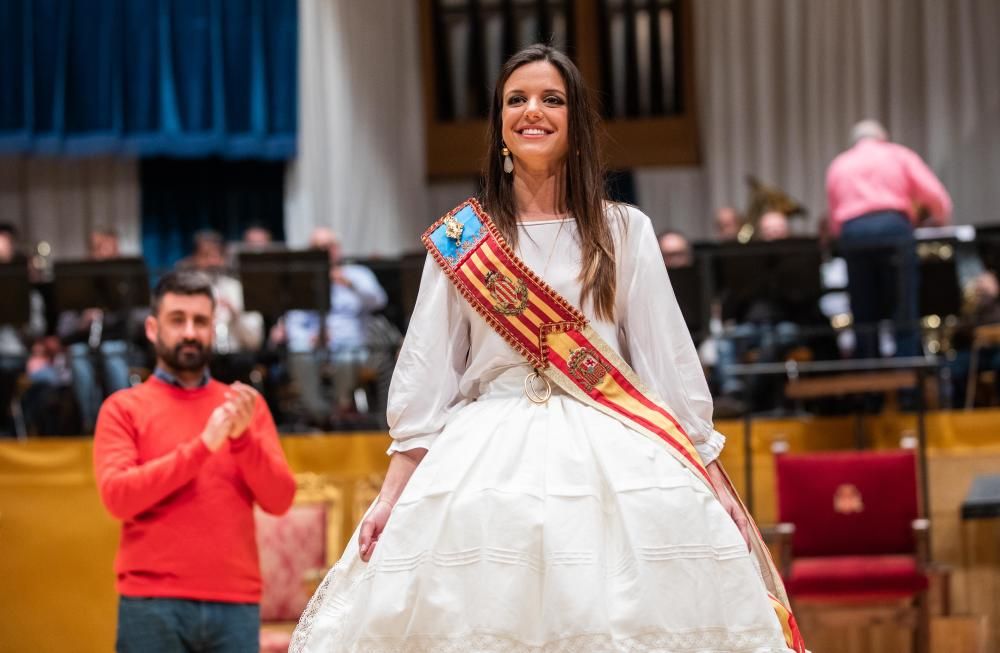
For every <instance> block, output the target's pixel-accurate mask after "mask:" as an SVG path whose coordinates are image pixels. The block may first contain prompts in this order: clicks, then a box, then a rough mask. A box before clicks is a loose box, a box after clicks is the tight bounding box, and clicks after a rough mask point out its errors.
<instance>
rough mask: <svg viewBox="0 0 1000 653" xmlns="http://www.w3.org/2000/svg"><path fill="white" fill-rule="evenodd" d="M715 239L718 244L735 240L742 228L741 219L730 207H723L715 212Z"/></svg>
mask: <svg viewBox="0 0 1000 653" xmlns="http://www.w3.org/2000/svg"><path fill="white" fill-rule="evenodd" d="M714 226H715V238H716V240H718V241H720V242H727V241H731V240H736V237H737V236H739V234H740V229H742V228H743V218H742V217H740V213H739V211H737V210H736V209H734V208H733V207H731V206H723V207H721V208H719V210H718V211H716V212H715V223H714Z"/></svg>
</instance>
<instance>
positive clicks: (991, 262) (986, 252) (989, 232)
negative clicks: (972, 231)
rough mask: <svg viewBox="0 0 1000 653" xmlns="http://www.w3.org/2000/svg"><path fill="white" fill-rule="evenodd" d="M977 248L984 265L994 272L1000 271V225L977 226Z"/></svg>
mask: <svg viewBox="0 0 1000 653" xmlns="http://www.w3.org/2000/svg"><path fill="white" fill-rule="evenodd" d="M976 249H977V250H978V251H979V258H980V259H982V261H983V266H985V267H986V269H987V270H992V271H993V272H994V273H997V272H1000V225H998V224H989V225H979V226H977V227H976Z"/></svg>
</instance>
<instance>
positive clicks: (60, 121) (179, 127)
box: [0, 0, 298, 159]
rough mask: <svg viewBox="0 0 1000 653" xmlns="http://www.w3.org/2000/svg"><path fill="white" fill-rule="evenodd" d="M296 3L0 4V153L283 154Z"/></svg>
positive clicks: (73, 0)
mask: <svg viewBox="0 0 1000 653" xmlns="http://www.w3.org/2000/svg"><path fill="white" fill-rule="evenodd" d="M297 20H298V14H297V6H296V0H142V1H140V2H137V1H134V0H3V1H2V2H0V86H2V88H3V91H2V93H0V154H2V153H26V154H43V155H45V154H49V155H51V154H58V155H62V154H69V155H92V154H108V153H120V154H126V155H137V156H161V155H162V156H174V157H205V156H221V157H225V158H257V159H289V158H291V157H293V156H294V154H295V132H296V113H297V78H296V72H297V48H298V44H297V41H298V25H297Z"/></svg>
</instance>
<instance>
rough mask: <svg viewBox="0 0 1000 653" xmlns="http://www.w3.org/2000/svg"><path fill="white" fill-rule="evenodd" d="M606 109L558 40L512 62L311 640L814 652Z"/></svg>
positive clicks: (432, 260) (418, 314)
mask: <svg viewBox="0 0 1000 653" xmlns="http://www.w3.org/2000/svg"><path fill="white" fill-rule="evenodd" d="M592 106H593V105H592V103H591V101H590V94H589V92H588V90H587V88H586V87H585V86H584V84H583V81H582V78H581V76H580V73H579V71H578V70H577V68H576V66H574V65H573V63H572V62H571V61H570V60H569V59H568V58H567V57H566V56H565V55H564V54H562V53H560V52H558V51H556V50H553V49H552V48H550V47H547V46H542V45H535V46H531V47H529V48H526V49H524V50H522V51H521V52H519V53H517V54H515V55H514V56H513V57H511V59H510V60H509V61H508V62H507V63H506V65H504V67H503V68H502V70H501V71H500V75H499V77H498V80H497V84H496V87H495V91H494V95H493V103H492V105H491V107H490V124H489V131H488V134H489V139H488V146H489V148H490V149H489V152H488V157H487V160H488V164H487V170H486V180H485V184H484V191H483V196H482V197H481V198H479V200H476V199H470V200H468V201H466V202H464V203H463V204H462V205H460V206H458V207H456V208H455V209H454V210H453V211H451V212H449V213H448V214H447V215H446V216H444V217H443V218H441V219H440V220H438V221H437V222H435V223H434V224H433V225H432V226H431V227H430V228H429V229H428V230H427V231H426V232H425V234H424V238H423V241H424V244H425V246H426V247H427V249H428V250H429V253H430V257H429V259H428V262H427V264H426V265H425V267H424V273H423V277H422V279H421V283H420V295H419V297H418V299H417V304H416V307H415V308H414V311H413V317H412V318H411V321H410V327H409V330H408V332H407V335H406V340H405V342H404V343H403V347H402V350H401V351H400V354H399V359H398V362H397V365H396V370H395V372H394V375H393V380H392V387H391V389H390V396H389V410H388V421H389V425H390V435H391V436H392V437H393V440H394V442H393V444H392V446H391V447H390V449H389V451H390V453H391V455H392V457H391V460H390V463H389V470H388V473H387V474H386V477H385V481H384V483H383V485H382V488H381V491H380V493H379V495H378V498H377V499H376V500H375V501H374V503H373V504H372V505H371V507H370V508H369V510H368V512H367V514H366V515H365V518H364V520H363V521H362V523H361V525H360V527H359V529H358V531H357V533H356V536H355V538H354V539H353V541H352V543H351V544H350V545H349V546H348V548H347V550H346V551H345V552H344V555H343V557H342V558H341V560H340V561H339V562H338V563H337V564H336V565H335V566H334V568H333V569H332V570H331V572H330V573H329V575H328V576H327V578H326V579H325V580H324V582H323V584H322V585H321V586H320V588H319V590H318V591H317V593H316V595H315V596H314V598H313V600H312V601H311V602H310V604H309V607H308V608H307V609H306V611H305V613H303V616H302V619H301V621H300V623H299V627H298V628H297V629H296V631H295V635H294V638H293V643H292V647H291V651H293V652H297V651H323V652H325V653H329V652H331V651H336V652H342V653H348V652H356V651H366V652H369V653H389V652H392V653H417V652H418V651H419V652H422V653H423V652H442V653H444V652H449V651H478V652H480V653H500V652H501V651H503V652H508V651H517V652H523V653H556V652H558V651H574V652H580V653H589V652H592V653H597V652H601V653H605V652H610V651H630V652H633V653H642V652H648V653H652V652H653V651H677V652H680V651H696V650H698V651H704V650H713V651H727V652H728V653H788V652H789V651H795V652H796V653H802V652H803V651H804V646H803V645H802V642H801V638H798V637H797V630H796V628H795V626H794V621H793V620H791V619H790V613H789V612H788V611H787V608H786V607H785V604H783V603H781V599H784V595H783V590H782V589H781V587H780V585H781V583H780V580H779V579H778V578H777V572H776V570H774V568H773V563H770V560H769V559H767V558H766V557H762V558H760V559H759V560H758V561H757V562H756V563H755V560H754V559H753V558H752V557H751V554H750V552H749V551H748V548H750V547H751V546H752V547H753V551H754V555H763V554H761V553H760V551H761V548H760V547H761V544H760V542H759V538H756V537H755V534H754V532H753V531H752V527H751V525H750V523H749V521H748V518H747V516H746V513H745V512H744V511H743V510H742V508H741V506H740V505H739V503H738V501H737V500H736V499H735V497H734V496H733V495H732V493H731V488H730V486H729V484H728V480H727V479H726V478H725V475H724V473H723V472H722V469H721V467H719V465H718V463H717V461H716V458H717V457H718V455H719V453H720V451H721V449H722V446H723V444H724V442H725V439H724V438H723V437H722V436H721V435H720V434H719V433H717V432H716V431H715V430H714V428H713V427H712V422H711V413H712V403H711V397H710V395H709V393H708V387H707V384H706V382H705V377H704V375H703V374H702V371H701V366H700V364H699V362H698V358H697V354H696V352H695V350H694V346H693V344H692V342H691V338H690V336H689V335H688V331H687V328H686V326H685V324H684V319H683V317H682V316H681V312H680V309H679V308H678V305H677V301H676V300H675V299H674V295H673V293H672V292H671V290H670V281H669V280H668V278H667V275H666V271H665V269H664V266H663V260H662V258H661V255H660V250H659V247H658V245H657V242H656V236H655V235H654V232H653V229H652V225H651V223H650V221H649V218H648V217H646V216H645V215H643V214H642V213H641V212H640V211H638V210H637V209H635V208H633V207H630V206H624V205H620V204H615V203H613V202H610V201H607V200H606V199H605V195H604V188H603V184H602V179H603V176H602V171H601V163H600V162H601V155H600V152H599V151H598V147H597V140H596V137H595V134H596V131H597V117H596V114H595V113H594V111H593V109H592ZM507 161H510V165H505V163H506V162H507ZM758 565H759V566H758ZM762 574H763V575H766V576H767V577H768V579H769V581H770V582H769V583H768V585H767V587H765V582H763V581H762V577H761V575H762ZM769 590H773V592H774V597H769V596H768V591H769ZM786 633H787V634H788V638H787V640H786V637H785V634H786Z"/></svg>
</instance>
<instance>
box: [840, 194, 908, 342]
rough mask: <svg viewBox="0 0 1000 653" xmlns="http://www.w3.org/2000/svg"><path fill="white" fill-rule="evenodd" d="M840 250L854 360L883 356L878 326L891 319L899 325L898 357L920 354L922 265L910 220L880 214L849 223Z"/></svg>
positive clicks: (895, 213)
mask: <svg viewBox="0 0 1000 653" xmlns="http://www.w3.org/2000/svg"><path fill="white" fill-rule="evenodd" d="M840 249H841V252H842V253H843V255H844V259H845V260H846V261H847V276H848V279H847V290H848V292H849V293H850V295H851V312H852V313H853V314H854V325H855V329H854V331H855V334H856V336H857V343H858V344H857V349H856V351H855V356H856V357H858V358H873V357H877V356H878V355H879V347H878V329H877V325H878V322H879V321H880V320H887V319H891V320H892V321H893V322H894V331H895V335H896V355H897V356H916V355H918V353H919V352H920V331H919V325H918V322H917V320H918V318H919V306H918V302H919V294H918V293H919V290H920V276H919V275H920V267H919V262H918V259H917V253H916V247H915V241H914V238H913V227H912V225H911V224H910V220H909V218H908V217H907V216H906V214H904V213H900V212H898V211H878V212H875V213H868V214H865V215H862V216H860V217H857V218H854V219H853V220H848V221H847V222H845V223H844V226H843V228H842V230H841V233H840Z"/></svg>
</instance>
